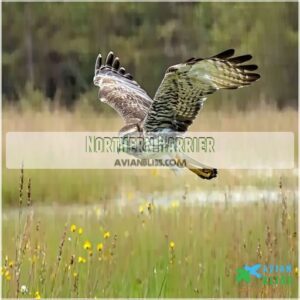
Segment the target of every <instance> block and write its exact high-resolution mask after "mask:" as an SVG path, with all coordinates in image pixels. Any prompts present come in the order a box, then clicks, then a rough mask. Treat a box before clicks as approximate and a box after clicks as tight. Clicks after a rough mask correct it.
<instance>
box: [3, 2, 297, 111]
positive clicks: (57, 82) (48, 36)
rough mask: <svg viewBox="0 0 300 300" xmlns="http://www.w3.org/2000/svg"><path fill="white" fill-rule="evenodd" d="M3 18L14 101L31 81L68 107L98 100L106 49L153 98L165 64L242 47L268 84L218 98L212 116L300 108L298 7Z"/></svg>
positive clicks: (130, 8)
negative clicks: (83, 98) (264, 107)
mask: <svg viewBox="0 0 300 300" xmlns="http://www.w3.org/2000/svg"><path fill="white" fill-rule="evenodd" d="M2 12H3V13H2V32H3V33H4V34H3V38H2V45H3V50H2V51H3V52H2V70H3V75H4V76H3V77H2V87H3V90H2V92H3V95H5V99H8V101H9V100H12V99H16V98H20V96H21V95H22V93H23V92H24V90H25V87H26V84H27V83H28V82H30V83H31V85H32V86H33V87H34V89H38V90H40V91H42V92H43V93H44V95H45V96H46V97H47V98H50V99H57V100H58V101H59V103H60V104H61V105H66V106H68V107H71V106H72V104H73V103H74V102H75V101H76V99H79V97H80V95H81V94H82V93H86V94H87V95H89V97H92V95H93V94H91V93H90V90H92V88H93V85H92V79H93V65H94V60H95V57H96V55H97V54H98V52H99V51H101V52H102V53H103V54H104V55H105V54H106V53H107V52H108V51H109V50H113V51H114V52H116V53H117V55H118V56H119V57H120V58H121V63H122V64H123V65H124V66H125V67H126V69H127V70H128V71H129V72H131V73H132V74H133V75H134V77H135V79H136V80H137V81H138V82H139V83H140V84H141V85H142V86H143V87H144V88H145V89H146V91H147V92H148V93H149V95H150V96H154V94H155V91H156V89H157V87H158V85H159V83H160V82H161V80H162V78H163V76H164V72H165V70H166V68H167V67H168V66H169V65H171V64H175V63H178V62H181V61H183V60H185V59H187V58H189V57H192V56H200V57H206V56H211V55H213V54H216V53H217V52H221V51H223V50H225V49H227V48H236V49H237V54H244V53H251V54H253V56H254V62H255V63H257V64H258V65H259V67H260V73H261V74H262V79H261V80H260V82H259V83H258V84H256V85H254V86H253V88H251V89H242V90H241V91H239V92H238V93H230V92H228V93H222V95H221V94H219V95H218V94H215V95H214V96H213V97H214V98H215V100H214V101H212V102H213V105H214V106H215V108H216V109H217V108H219V107H220V106H223V105H227V104H228V101H230V102H231V103H236V104H237V105H239V107H240V108H244V107H246V106H248V105H253V106H254V105H257V104H258V102H259V101H264V102H269V103H276V104H277V105H278V106H279V107H280V108H281V107H284V106H287V105H289V106H294V107H296V106H297V99H298V95H297V91H298V87H297V84H298V69H297V65H298V13H297V12H298V3H288V2H285V3H284V2H282V3H246V2H244V3H217V2H212V3H208V2H205V3H200V2H198V3H197V2H191V3H188V2H183V3H137V2H136V3H134V2H132V3H97V2H95V3H46V2H45V3H8V2H5V3H3V4H2ZM96 100H97V99H96V92H95V101H96Z"/></svg>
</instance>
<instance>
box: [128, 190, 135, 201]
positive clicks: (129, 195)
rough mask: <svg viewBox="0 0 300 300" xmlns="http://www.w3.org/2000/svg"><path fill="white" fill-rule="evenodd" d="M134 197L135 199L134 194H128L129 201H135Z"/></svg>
mask: <svg viewBox="0 0 300 300" xmlns="http://www.w3.org/2000/svg"><path fill="white" fill-rule="evenodd" d="M133 197H134V193H132V192H128V193H127V199H128V201H131V200H132V199H133Z"/></svg>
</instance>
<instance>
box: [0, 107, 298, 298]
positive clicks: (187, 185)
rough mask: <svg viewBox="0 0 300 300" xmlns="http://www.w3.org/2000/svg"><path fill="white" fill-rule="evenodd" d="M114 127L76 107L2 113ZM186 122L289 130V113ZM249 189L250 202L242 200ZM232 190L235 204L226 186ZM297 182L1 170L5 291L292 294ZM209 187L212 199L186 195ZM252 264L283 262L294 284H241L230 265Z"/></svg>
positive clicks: (10, 125) (211, 127) (63, 127)
mask: <svg viewBox="0 0 300 300" xmlns="http://www.w3.org/2000/svg"><path fill="white" fill-rule="evenodd" d="M120 124H121V121H120V120H119V119H116V118H114V117H111V118H110V119H105V120H103V119H101V116H99V115H97V114H93V113H90V114H89V115H88V118H87V117H85V116H84V115H83V114H81V113H79V112H78V111H76V112H73V113H71V112H66V111H54V112H52V113H51V112H49V111H42V112H40V113H37V114H34V113H32V112H25V113H17V112H16V110H15V109H7V110H5V111H4V115H3V132H4V133H5V132H7V131H37V130H40V131H56V130H57V131H69V130H71V131H105V130H107V131H109V130H117V129H118V128H119V126H120ZM192 130H195V131H196V130H201V131H293V132H295V133H297V112H296V111H293V110H285V111H280V112H279V111H276V110H274V109H266V110H262V109H259V110H256V111H250V112H248V113H246V112H245V113H243V112H237V111H231V112H229V111H228V112H223V113H221V112H212V111H208V112H206V113H203V114H202V115H201V116H200V117H199V119H198V120H197V122H195V124H194V125H193V127H192ZM29 179H30V184H29V186H30V187H29V188H28V183H29ZM249 187H254V188H255V189H256V190H257V200H255V201H243V195H244V192H245V191H247V189H248V188H249ZM236 189H238V190H239V191H241V198H242V199H241V201H238V202H236V201H233V200H234V199H233V197H232V196H231V195H232V193H230V191H234V190H236ZM296 190H297V175H296V171H295V170H292V171H291V170H282V171H279V170H277V171H273V172H255V171H226V170H221V171H220V174H219V177H218V178H217V179H216V180H212V181H209V182H208V181H201V180H199V179H198V178H197V177H195V176H193V174H188V173H184V174H182V175H181V176H176V175H175V174H173V173H172V172H171V171H168V170H165V171H164V170H162V171H159V172H157V171H155V170H152V171H137V170H133V171H130V172H128V171H125V170H124V171H118V172H116V171H113V170H109V171H107V170H97V171H95V170H81V171H79V170H78V171H76V170H75V171H74V170H60V171H55V170H53V171H48V170H43V171H35V170H24V175H23V176H20V170H7V169H5V167H4V169H3V194H2V195H3V207H4V208H3V215H2V230H3V233H2V235H3V243H2V248H3V249H2V275H3V276H2V287H3V289H2V296H3V297H16V296H19V297H28V298H40V297H41V298H44V297H82V298H87V297H90V298H94V297H104V298H107V297H193V298H197V297H229V298H231V297H267V298H271V297H297V293H298V277H297V276H298V269H297V268H296V266H297V265H298V257H297V254H298V224H297V197H298V195H297V194H296ZM214 191H218V192H219V194H218V195H219V196H218V197H219V199H217V201H214V202H204V203H200V204H192V201H189V200H190V199H191V197H194V196H195V195H197V194H200V193H207V195H209V194H211V193H213V192H214ZM260 191H269V192H270V193H269V194H268V195H270V196H266V197H262V196H261V195H260ZM274 195H275V196H276V200H274V199H273V196H274ZM162 198H166V199H168V201H167V202H166V205H161V204H160V203H159V201H158V200H161V199H162ZM256 263H261V264H262V265H269V264H272V265H276V264H277V265H287V264H289V265H291V266H292V272H291V274H290V276H291V278H292V279H291V282H290V283H285V284H283V283H281V282H278V283H274V284H272V285H271V284H264V283H263V281H262V280H259V279H257V278H251V282H249V283H247V282H237V278H236V276H237V270H238V269H239V268H242V267H243V266H244V265H245V264H248V265H253V264H256Z"/></svg>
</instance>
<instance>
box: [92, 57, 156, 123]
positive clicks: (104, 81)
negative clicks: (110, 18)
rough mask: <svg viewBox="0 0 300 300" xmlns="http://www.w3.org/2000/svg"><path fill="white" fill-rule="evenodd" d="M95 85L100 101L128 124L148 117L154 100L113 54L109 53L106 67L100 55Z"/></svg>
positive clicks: (97, 61)
mask: <svg viewBox="0 0 300 300" xmlns="http://www.w3.org/2000/svg"><path fill="white" fill-rule="evenodd" d="M94 84H95V85H96V86H98V87H99V99H100V100H101V101H102V102H104V103H107V104H108V105H110V106H111V107H112V108H113V109H115V110H116V111H117V112H118V113H119V115H120V116H121V117H122V118H123V119H124V121H125V123H126V124H131V123H136V122H139V121H142V120H143V119H144V118H145V116H146V115H147V112H148V110H149V107H150V105H151V103H152V99H151V98H150V97H149V96H148V95H147V93H146V92H145V91H144V90H143V89H142V88H141V87H140V86H139V85H138V83H137V82H136V81H134V80H133V77H132V75H131V74H129V73H126V70H125V68H124V67H120V60H119V58H118V57H115V56H114V54H113V52H109V53H108V55H107V57H106V60H105V64H104V65H102V57H101V55H98V57H97V59H96V64H95V76H94Z"/></svg>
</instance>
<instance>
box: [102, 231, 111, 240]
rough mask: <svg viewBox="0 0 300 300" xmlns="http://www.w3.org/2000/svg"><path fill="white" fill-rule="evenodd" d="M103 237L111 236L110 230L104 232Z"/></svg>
mask: <svg viewBox="0 0 300 300" xmlns="http://www.w3.org/2000/svg"><path fill="white" fill-rule="evenodd" d="M103 237H104V238H105V239H108V238H109V237H110V232H109V231H106V232H104V234H103Z"/></svg>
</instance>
